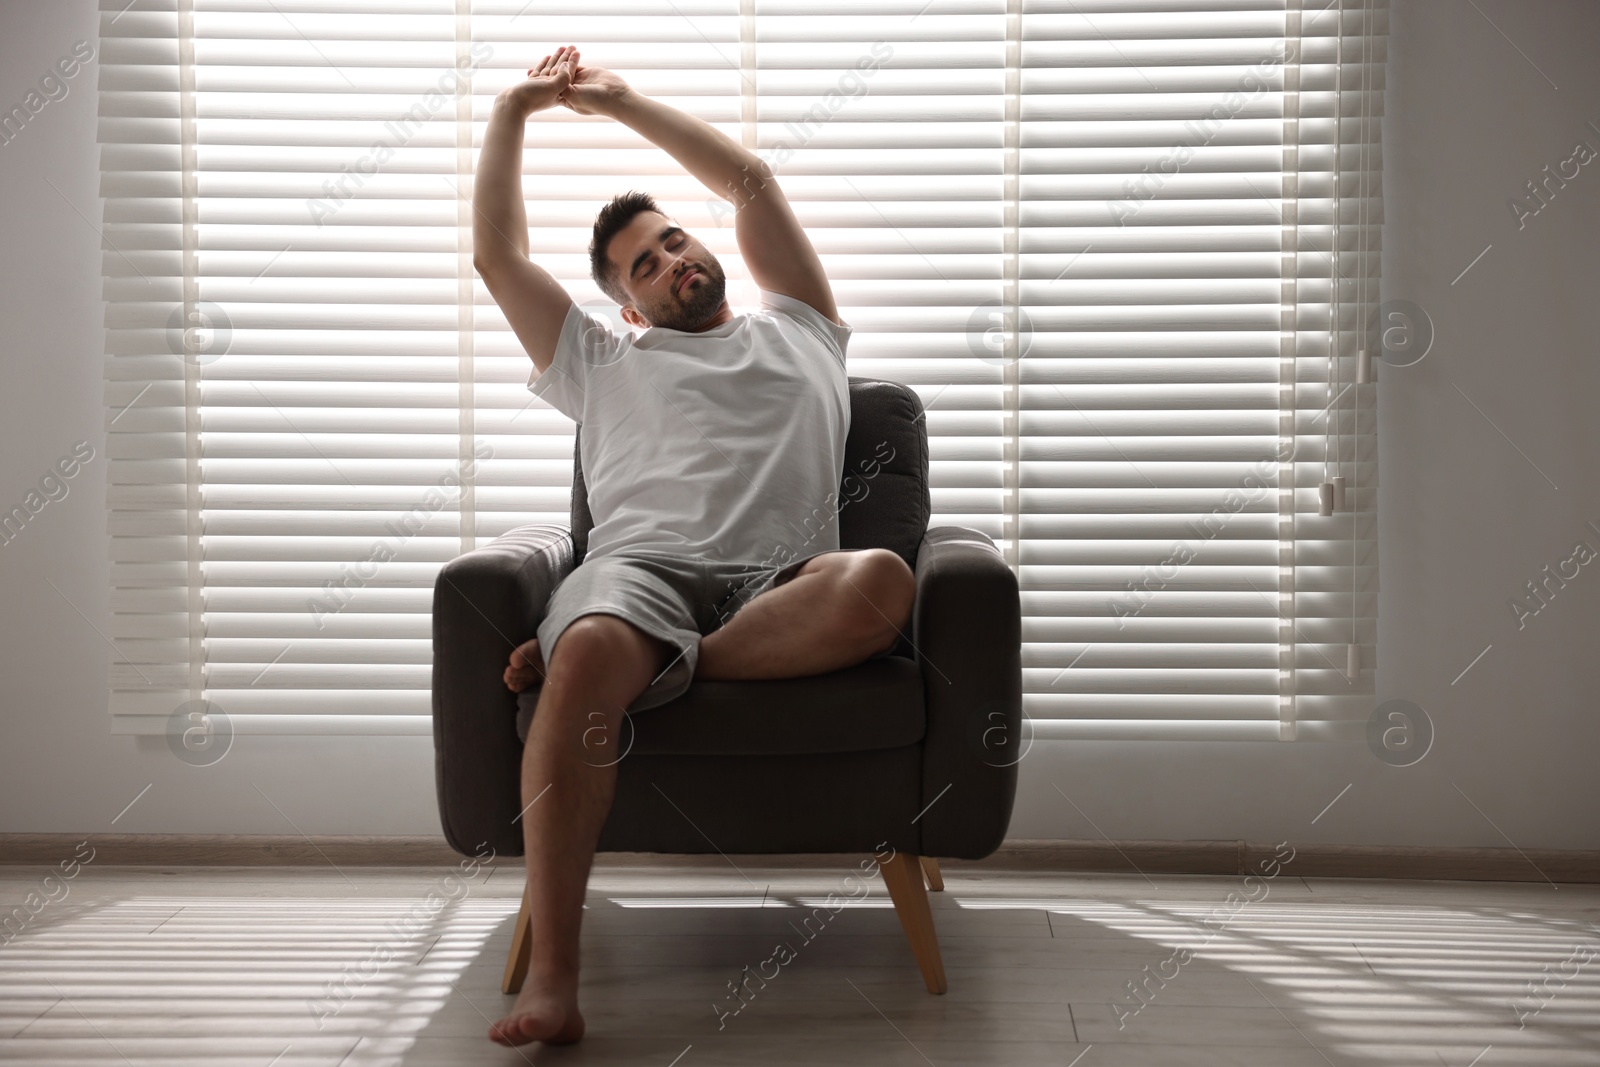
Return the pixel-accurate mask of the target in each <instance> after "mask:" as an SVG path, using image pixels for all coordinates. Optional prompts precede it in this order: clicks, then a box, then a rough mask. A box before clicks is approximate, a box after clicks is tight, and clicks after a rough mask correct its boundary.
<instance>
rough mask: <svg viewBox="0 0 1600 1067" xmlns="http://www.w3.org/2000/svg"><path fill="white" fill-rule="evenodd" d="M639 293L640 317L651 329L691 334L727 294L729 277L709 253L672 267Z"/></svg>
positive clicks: (679, 262)
mask: <svg viewBox="0 0 1600 1067" xmlns="http://www.w3.org/2000/svg"><path fill="white" fill-rule="evenodd" d="M671 266H672V270H671V271H670V272H667V271H662V272H660V274H659V277H658V280H657V281H654V282H652V283H649V284H647V285H645V286H644V287H643V288H642V289H641V291H640V292H639V293H638V298H637V304H638V308H639V311H640V313H641V314H643V315H644V317H645V318H646V319H648V320H649V321H650V325H652V326H665V327H667V328H668V329H672V330H687V331H691V332H692V331H694V330H697V329H699V328H700V327H701V326H703V325H704V324H705V322H706V320H708V319H710V318H711V317H712V316H713V315H715V314H716V313H717V309H718V308H720V307H721V306H722V304H723V301H724V300H725V299H726V298H727V294H728V276H727V275H726V274H724V273H723V271H722V264H721V263H720V262H719V261H718V260H717V257H716V256H714V255H712V254H711V251H710V250H709V249H705V248H701V249H699V254H698V255H696V256H694V257H693V258H686V259H682V260H679V261H678V262H676V263H673V264H671Z"/></svg>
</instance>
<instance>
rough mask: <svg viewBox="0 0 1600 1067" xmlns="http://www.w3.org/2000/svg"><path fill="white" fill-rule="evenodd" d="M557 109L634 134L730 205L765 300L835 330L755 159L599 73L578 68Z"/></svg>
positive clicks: (820, 284) (805, 251) (787, 215)
mask: <svg viewBox="0 0 1600 1067" xmlns="http://www.w3.org/2000/svg"><path fill="white" fill-rule="evenodd" d="M561 102H562V103H563V104H565V105H566V106H568V107H570V108H571V109H572V110H574V111H577V112H579V113H581V114H585V115H592V114H600V115H608V116H610V117H611V118H614V119H616V120H617V121H618V122H621V123H623V124H624V125H626V126H628V127H629V128H631V129H633V130H635V131H637V132H638V133H639V134H640V135H641V136H642V137H644V138H645V139H646V140H647V141H649V142H650V143H651V144H654V145H655V146H656V147H658V148H660V149H662V150H663V151H665V152H666V153H667V154H668V155H670V156H672V158H673V159H676V160H677V161H678V163H679V164H680V165H681V166H682V167H683V169H684V170H686V171H688V172H689V173H690V174H692V175H694V176H695V178H697V179H698V180H699V181H700V183H701V184H703V185H704V186H705V187H706V188H707V189H710V190H711V191H712V192H713V193H715V194H716V195H717V196H720V197H722V198H723V199H724V200H727V201H729V202H730V203H732V204H733V206H734V235H735V237H736V238H737V240H738V242H739V253H740V255H741V256H743V257H744V262H745V265H746V266H747V267H749V268H750V276H751V277H752V278H754V279H755V282H756V284H757V285H759V286H760V287H761V288H762V289H763V290H765V291H767V292H769V293H781V294H782V295H784V296H792V297H794V298H795V299H796V300H800V301H803V302H805V303H807V304H810V305H811V306H812V307H814V308H816V309H817V310H818V311H820V312H821V313H822V314H823V315H825V316H827V317H828V318H829V319H832V320H833V321H834V322H839V312H838V308H837V307H835V305H834V302H833V290H832V289H831V288H830V287H829V285H828V277H827V275H826V274H824V273H823V270H822V262H821V261H820V260H819V259H818V258H817V253H816V250H815V249H813V248H812V247H811V241H810V239H809V238H807V237H806V232H805V230H804V229H802V228H801V226H800V221H799V220H798V219H796V218H795V216H794V211H793V210H792V209H791V208H790V207H789V201H788V199H787V198H785V197H784V195H783V190H782V189H780V188H779V187H778V183H777V180H776V179H775V178H773V176H772V168H771V167H769V166H767V164H766V162H765V161H764V160H762V159H761V157H760V156H757V155H756V154H755V153H754V152H751V151H749V150H748V149H746V148H745V147H744V146H742V145H740V144H739V143H738V142H736V141H734V140H733V139H732V138H731V137H729V136H728V135H727V134H725V133H723V132H722V131H721V130H718V129H716V128H715V127H714V126H711V125H710V124H709V123H706V122H704V121H702V120H701V119H698V118H695V117H694V116H693V115H690V114H687V113H686V112H683V111H679V110H678V109H677V108H675V107H672V106H670V105H668V104H663V103H661V102H660V101H659V100H651V99H650V98H649V97H646V96H643V95H641V94H640V93H638V92H637V91H635V90H634V89H632V88H631V87H629V86H628V85H627V84H626V83H625V82H623V81H622V79H621V78H619V77H617V76H616V75H615V74H613V73H611V72H610V71H608V70H604V69H602V68H599V67H582V66H580V67H579V68H578V69H577V72H576V74H575V75H574V77H573V81H572V84H571V85H570V86H569V87H568V88H567V89H566V91H565V92H564V93H562V95H561ZM840 325H843V324H842V323H840Z"/></svg>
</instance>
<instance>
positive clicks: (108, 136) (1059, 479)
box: [100, 0, 1384, 739]
mask: <svg viewBox="0 0 1600 1067" xmlns="http://www.w3.org/2000/svg"><path fill="white" fill-rule="evenodd" d="M1383 20H1384V9H1383V7H1382V5H1381V4H1379V3H1377V2H1375V0H1371V2H1367V3H1364V4H1357V3H1346V4H1343V5H1340V4H1338V3H1335V4H1334V5H1332V6H1331V7H1327V8H1323V7H1317V8H1316V9H1312V8H1301V7H1300V6H1299V5H1298V4H1285V3H1283V2H1281V0H1279V2H1266V0H1260V2H1252V0H1237V2H1231V3H1230V2H1220V0H1219V2H1209V3H1201V2H1194V0H1121V2H1111V0H1085V2H1082V3H1072V2H1060V3H1049V2H1043V0H1037V2H1029V3H1022V2H1020V0H987V2H982V0H934V2H932V3H923V2H921V0H918V2H905V3H895V2H887V0H858V2H853V3H842V2H835V0H789V2H784V3H777V2H766V0H762V2H756V0H701V2H680V0H674V2H673V3H671V4H659V5H658V4H652V3H642V2H641V3H629V2H624V0H600V2H595V3H585V4H576V3H567V4H560V3H547V2H538V0H536V2H532V3H524V2H522V0H135V2H134V3H133V4H132V5H131V6H126V7H125V6H124V0H106V2H105V3H104V5H103V9H102V12H101V37H102V47H101V65H102V70H101V73H100V77H101V120H100V130H101V133H100V139H101V142H102V171H103V179H102V180H103V190H102V191H103V195H104V197H105V200H106V215H105V228H104V234H105V245H104V249H103V254H104V263H105V295H106V300H107V323H106V324H107V338H108V340H107V346H108V347H107V361H106V401H107V408H108V413H107V420H108V422H107V426H108V449H109V452H110V456H111V475H110V488H109V490H108V491H109V494H110V500H109V507H110V525H111V530H110V532H111V535H112V538H111V544H112V549H111V551H112V556H113V558H112V582H113V590H112V612H113V614H112V632H111V634H110V636H111V638H112V645H113V647H114V652H113V654H112V655H113V663H112V694H111V714H112V722H113V729H114V730H115V731H118V732H124V733H159V732H162V731H164V730H166V729H167V723H168V721H169V719H170V717H171V715H172V714H173V712H174V711H175V710H176V709H178V708H180V707H182V706H184V705H185V703H186V702H187V701H191V700H194V699H199V698H204V699H206V700H209V701H212V702H213V704H214V706H215V707H216V708H219V709H221V710H222V711H224V712H226V714H227V715H228V717H229V719H230V720H231V722H232V725H233V728H234V729H235V730H238V731H240V732H284V733H325V732H374V733H426V732H428V731H429V730H430V729H431V727H430V718H429V716H430V706H429V697H428V686H429V681H430V678H429V674H430V640H429V639H430V629H429V614H428V613H429V610H430V606H431V590H432V583H433V578H434V576H435V574H436V573H437V570H438V568H439V567H440V566H441V565H442V564H443V563H444V562H445V561H447V560H449V559H450V558H452V557H454V556H455V555H457V554H459V553H460V552H463V551H467V550H470V549H472V548H473V547H475V546H478V545H481V544H484V543H487V541H489V540H491V539H492V538H494V537H495V536H497V535H499V534H501V533H504V532H505V531H507V530H509V529H512V528H514V527H516V526H519V525H524V524H527V523H534V522H555V523H565V522H566V521H567V493H568V488H569V485H570V478H571V456H572V428H573V427H572V424H571V422H570V420H568V419H566V417H565V416H563V415H561V414H559V413H557V412H556V411H554V410H553V409H551V408H550V407H549V406H548V405H546V404H544V403H543V402H542V401H540V400H538V399H537V398H534V397H532V396H531V394H529V393H528V391H527V389H526V381H527V377H528V373H529V364H528V357H527V356H526V354H524V353H523V352H522V350H521V348H520V347H519V346H518V344H517V342H516V340H515V338H514V337H513V335H512V334H511V332H510V330H509V328H508V327H507V325H506V323H505V320H504V318H503V316H502V315H501V314H500V312H499V310H498V308H497V307H496V306H495V305H494V303H493V301H492V300H491V299H490V298H489V296H488V294H487V292H486V290H485V289H484V287H483V285H482V284H481V282H480V281H478V279H477V278H476V277H475V275H474V272H473V270H472V265H471V246H470V226H471V205H470V196H471V184H472V169H473V166H474V164H475V162H476V157H477V147H478V146H479V144H481V138H482V133H483V128H484V124H485V122H486V120H487V116H488V110H489V105H490V103H491V101H492V99H493V97H494V94H495V93H496V92H498V91H499V90H500V89H501V88H503V87H505V86H506V85H509V84H511V83H513V82H514V81H516V80H518V79H520V78H521V76H522V71H523V70H524V69H525V68H526V67H528V66H530V65H532V64H533V63H535V62H536V61H537V60H538V58H539V57H540V56H542V55H544V54H545V53H547V52H549V51H551V50H552V49H553V48H554V47H555V46H556V45H558V44H562V43H576V44H578V45H579V47H580V49H581V50H582V52H583V56H584V61H585V62H586V63H590V64H594V65H601V66H608V67H612V68H614V69H616V70H617V71H618V72H619V73H621V74H622V75H623V76H624V77H625V78H627V79H628V80H629V82H630V83H631V84H633V85H634V86H635V87H636V88H638V89H640V90H641V91H643V92H645V93H647V94H649V95H651V96H654V97H658V98H660V99H663V100H666V101H667V102H669V103H672V104H674V105H676V106H678V107H681V108H683V109H685V110H687V111H690V112H692V113H694V114H696V115H699V116H700V117H702V118H704V119H706V120H707V121H709V122H711V123H713V124H714V125H717V126H718V127H719V128H721V129H723V130H724V131H726V132H727V133H729V135H730V136H733V137H735V138H736V139H738V140H740V141H741V143H743V144H744V145H746V146H747V147H749V148H751V149H752V150H754V151H756V152H757V154H759V155H761V156H762V158H764V159H766V160H767V161H768V162H769V164H771V165H772V166H773V168H774V170H775V171H776V172H777V174H778V177H779V179H780V181H781V183H782V185H783V187H784V189H785V192H786V193H787V195H788V197H789V199H790V200H791V201H792V202H793V203H794V205H795V208H796V212H797V214H798V215H799V216H800V218H801V220H802V222H803V223H804V224H805V225H806V227H807V230H808V233H809V234H810V236H811V239H812V241H813V243H814V245H815V246H816V247H817V249H818V252H819V254H820V255H821V257H822V259H823V262H824V265H825V267H826V268H827V271H828V274H829V277H830V279H831V281H832V283H833V287H834V291H835V295H836V297H837V300H838V303H839V306H840V308H841V314H842V316H843V317H844V318H845V321H847V322H849V323H851V324H852V326H854V327H855V335H854V337H853V338H852V341H851V351H850V365H851V368H850V369H851V373H853V374H860V375H869V376H876V377H884V378H892V379H895V380H899V381H902V382H905V383H907V384H908V385H910V386H912V387H913V388H915V389H916V390H917V392H918V393H919V394H920V395H921V396H922V398H923V401H924V404H925V406H926V407H927V410H928V414H927V425H928V432H929V438H930V444H931V449H932V474H931V477H932V494H933V503H934V511H935V516H934V523H935V524H950V523H954V524H961V525H967V526H972V527H974V528H977V529H980V530H983V531H984V532H985V533H987V534H989V535H990V536H992V537H994V538H995V539H996V541H997V543H998V544H999V545H1000V546H1001V547H1002V549H1003V551H1004V552H1005V554H1006V557H1007V559H1008V561H1009V562H1010V563H1011V564H1012V565H1013V566H1014V567H1015V568H1016V570H1017V573H1018V575H1019V579H1020V582H1021V586H1022V590H1023V609H1024V614H1025V618H1024V629H1023V640H1024V649H1023V652H1024V660H1023V665H1024V675H1025V697H1024V700H1025V711H1026V714H1027V715H1028V717H1029V722H1030V724H1031V727H1032V728H1033V730H1034V731H1035V733H1036V735H1037V736H1038V737H1039V738H1042V739H1050V738H1069V737H1101V738H1119V737H1129V738H1139V737H1194V738H1260V739H1269V738H1277V739H1291V738H1296V737H1301V738H1305V737H1317V738H1324V737H1335V736H1355V735H1354V734H1352V733H1351V730H1352V728H1353V727H1358V726H1359V725H1360V722H1359V720H1360V719H1362V718H1364V715H1365V710H1366V709H1367V708H1368V706H1369V705H1370V693H1371V676H1372V668H1373V666H1374V663H1373V639H1374V633H1373V622H1374V621H1373V608H1374V603H1375V595H1374V594H1375V590H1374V586H1375V574H1376V556H1375V539H1374V533H1373V508H1374V505H1375V500H1376V496H1375V485H1374V472H1375V462H1374V461H1375V445H1374V442H1373V435H1372V431H1373V414H1374V413H1373V410H1372V409H1373V389H1374V386H1373V385H1371V384H1370V383H1362V384H1356V382H1355V366H1356V363H1357V362H1358V356H1357V352H1358V350H1359V348H1360V346H1361V345H1362V344H1364V341H1363V334H1364V327H1363V324H1364V322H1365V321H1366V319H1367V317H1368V316H1369V315H1370V310H1371V305H1372V304H1373V303H1374V294H1375V293H1376V284H1375V283H1376V270H1377V247H1376V233H1377V227H1378V224H1379V222H1380V219H1379V218H1378V217H1377V213H1378V205H1379V199H1378V185H1377V180H1376V177H1377V174H1378V169H1379V168H1378V158H1377V117H1378V114H1379V109H1378V102H1379V101H1380V100H1381V88H1382V86H1381V76H1382V39H1383V27H1384V22H1383ZM630 188H638V189H644V190H647V191H649V192H651V193H653V194H654V195H656V196H657V198H658V199H659V200H661V201H662V202H663V205H664V206H666V208H667V210H669V211H671V212H672V213H673V214H674V215H675V216H676V217H677V219H678V220H679V222H680V223H681V224H682V225H684V226H685V227H686V228H688V229H690V230H691V231H692V232H694V233H696V234H697V235H698V236H700V237H701V238H702V239H703V240H705V241H706V243H707V244H708V245H709V246H710V247H711V248H712V249H713V250H714V251H715V253H716V254H717V255H718V257H719V258H720V259H722V261H723V263H724V265H725V266H726V268H727V270H728V274H729V283H730V284H729V299H730V302H731V303H733V304H734V306H735V307H736V308H739V307H752V306H754V302H755V289H754V287H753V285H752V284H751V283H750V282H749V280H748V274H747V272H746V271H744V269H743V265H742V263H741V261H740V259H739V256H738V252H737V247H736V245H735V242H734V237H733V227H732V216H731V209H730V208H729V207H728V205H726V203H725V202H724V201H722V200H720V199H718V198H715V197H713V196H711V195H710V193H709V192H708V191H707V190H705V189H704V188H703V187H701V186H700V185H699V184H698V183H697V182H695V181H694V180H693V179H692V178H690V177H689V176H688V175H687V174H685V173H683V172H682V171H681V169H680V168H679V167H678V166H677V164H676V163H675V162H674V161H673V160H672V159H671V158H670V157H669V156H667V155H666V154H665V153H663V152H661V151H660V150H658V149H656V148H654V147H653V146H651V145H649V144H648V143H647V142H645V141H643V140H642V139H640V138H639V137H638V136H637V135H635V134H633V133H632V131H630V130H628V129H627V128H626V127H623V126H621V125H620V124H617V123H614V122H611V121H609V120H597V119H594V118H587V117H584V116H579V115H576V114H574V113H572V112H569V111H566V110H565V109H560V108H558V109H555V110H552V111H549V112H545V113H541V114H540V115H538V116H536V117H535V118H534V120H533V121H532V122H531V123H530V128H529V131H528V135H527V139H526V151H525V156H524V194H525V197H526V200H527V208H528V218H529V224H530V231H531V232H530V244H531V248H532V255H533V257H534V259H535V260H536V261H537V262H538V263H539V264H540V265H541V266H543V267H545V268H546V269H548V270H550V271H551V272H552V273H553V274H555V275H556V277H557V278H559V279H560V280H561V281H562V283H563V284H564V285H566V286H567V288H568V290H569V292H571V293H572V294H573V297H574V299H576V300H577V301H578V302H579V303H580V304H583V305H584V306H585V308H586V310H589V311H591V312H593V313H596V314H601V315H610V316H611V317H612V320H613V325H614V327H615V328H616V329H618V330H619V331H623V330H627V329H629V328H630V327H627V326H626V325H625V324H623V323H622V322H621V320H620V318H617V317H616V314H615V307H614V306H612V305H611V304H610V303H609V301H607V300H606V299H605V298H604V297H603V296H602V295H601V294H600V293H599V291H598V290H597V289H596V288H595V287H594V286H593V284H592V283H591V282H590V281H589V279H588V276H587V256H586V254H585V249H586V246H587V242H588V237H589V228H590V226H591V224H592V221H593V218H594V214H595V212H596V211H597V210H598V209H599V207H600V206H601V205H602V204H603V203H604V202H605V200H606V199H608V198H609V197H610V196H611V195H613V194H615V193H618V192H622V191H625V190H627V189H630ZM1253 476H1254V477H1255V478H1256V479H1257V482H1258V483H1259V484H1257V483H1256V482H1252V481H1250V479H1251V478H1252V477H1253ZM1334 477H1343V478H1344V479H1345V481H1344V491H1343V494H1342V496H1343V499H1342V504H1343V509H1342V510H1339V511H1335V512H1334V513H1333V514H1332V515H1329V516H1322V515H1319V514H1318V504H1319V485H1320V483H1322V482H1324V481H1329V480H1331V479H1332V478H1334ZM1230 493H1235V494H1239V495H1240V498H1241V499H1243V503H1240V504H1239V505H1238V506H1237V507H1235V501H1236V498H1235V497H1233V496H1230ZM1245 498H1247V499H1245ZM1184 546H1187V553H1186V552H1185V550H1184ZM1180 558H1181V562H1178V561H1177V560H1179V559H1180ZM1352 645H1354V646H1355V647H1356V649H1357V652H1356V653H1354V654H1352V653H1351V652H1350V647H1351V646H1352ZM1352 658H1354V659H1355V660H1356V661H1357V662H1358V666H1359V668H1360V669H1359V670H1358V671H1356V672H1351V671H1350V670H1349V669H1348V668H1349V667H1350V665H1351V663H1352Z"/></svg>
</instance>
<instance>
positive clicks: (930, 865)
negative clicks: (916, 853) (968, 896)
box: [922, 856, 944, 893]
mask: <svg viewBox="0 0 1600 1067" xmlns="http://www.w3.org/2000/svg"><path fill="white" fill-rule="evenodd" d="M922 873H923V876H924V877H926V878H927V879H928V891H929V892H930V893H943V892H944V875H942V874H940V873H939V861H938V860H936V859H934V858H933V857H932V856H923V857H922Z"/></svg>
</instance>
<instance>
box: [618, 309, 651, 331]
mask: <svg viewBox="0 0 1600 1067" xmlns="http://www.w3.org/2000/svg"><path fill="white" fill-rule="evenodd" d="M622 321H623V322H625V323H627V324H628V325H629V326H637V327H639V328H640V329H641V330H646V329H649V328H650V320H648V319H646V318H645V317H644V316H643V315H641V314H639V309H638V308H636V307H634V306H633V305H632V304H623V305H622Z"/></svg>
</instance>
